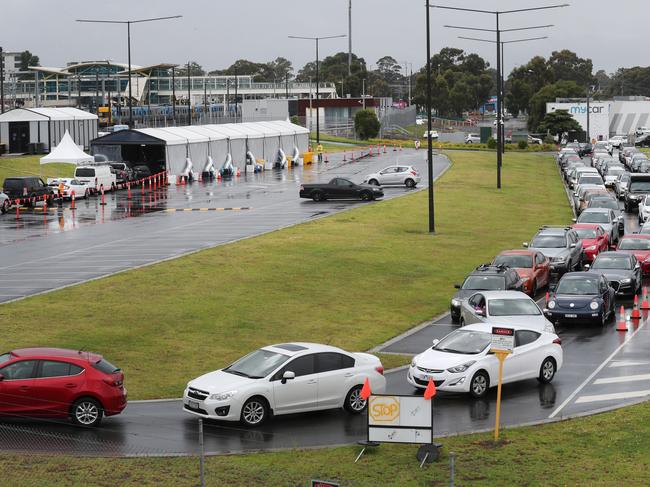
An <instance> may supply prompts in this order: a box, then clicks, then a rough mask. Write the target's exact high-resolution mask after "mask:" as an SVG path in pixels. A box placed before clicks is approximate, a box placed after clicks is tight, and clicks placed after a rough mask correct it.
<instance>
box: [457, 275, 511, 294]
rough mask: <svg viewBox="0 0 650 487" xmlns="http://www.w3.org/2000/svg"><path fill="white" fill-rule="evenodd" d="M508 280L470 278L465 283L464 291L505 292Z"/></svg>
mask: <svg viewBox="0 0 650 487" xmlns="http://www.w3.org/2000/svg"><path fill="white" fill-rule="evenodd" d="M505 288H506V280H505V278H503V277H501V276H469V277H468V278H467V279H465V282H464V283H463V289H474V290H476V291H490V290H491V291H503V290H504V289H505Z"/></svg>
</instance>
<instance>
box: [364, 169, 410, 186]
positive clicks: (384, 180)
mask: <svg viewBox="0 0 650 487" xmlns="http://www.w3.org/2000/svg"><path fill="white" fill-rule="evenodd" d="M363 182H364V183H368V184H372V185H375V186H406V187H407V188H415V186H416V185H417V184H418V183H419V182H420V173H419V172H418V170H417V169H416V168H414V167H413V166H402V165H397V166H388V167H385V168H384V169H382V170H381V171H379V172H377V173H373V174H368V175H367V176H366V178H365V179H364V180H363Z"/></svg>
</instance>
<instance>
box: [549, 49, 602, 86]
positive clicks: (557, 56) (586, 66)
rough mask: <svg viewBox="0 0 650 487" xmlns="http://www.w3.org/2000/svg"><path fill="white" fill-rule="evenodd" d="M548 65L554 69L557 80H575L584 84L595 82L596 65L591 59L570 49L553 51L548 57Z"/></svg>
mask: <svg viewBox="0 0 650 487" xmlns="http://www.w3.org/2000/svg"><path fill="white" fill-rule="evenodd" d="M548 66H549V68H550V69H551V70H552V71H553V76H554V78H555V80H556V81H561V80H565V81H575V82H576V83H577V84H579V85H582V86H587V85H590V84H593V82H594V77H593V75H592V71H593V68H594V66H593V63H592V62H591V59H583V58H580V57H578V56H577V55H576V53H575V52H572V51H569V50H568V49H563V50H561V51H553V52H552V53H551V57H550V58H549V59H548Z"/></svg>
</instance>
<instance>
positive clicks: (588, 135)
mask: <svg viewBox="0 0 650 487" xmlns="http://www.w3.org/2000/svg"><path fill="white" fill-rule="evenodd" d="M590 91H591V90H590V88H589V85H587V140H586V141H585V142H587V143H590V142H591V135H590V133H589V118H590V117H589V95H590V94H591V93H590Z"/></svg>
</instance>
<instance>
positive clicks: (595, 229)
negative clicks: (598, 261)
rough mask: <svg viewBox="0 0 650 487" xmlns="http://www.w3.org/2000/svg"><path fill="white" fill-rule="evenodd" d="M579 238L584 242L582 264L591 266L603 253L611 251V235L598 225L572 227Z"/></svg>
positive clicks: (577, 224) (582, 224) (586, 224)
mask: <svg viewBox="0 0 650 487" xmlns="http://www.w3.org/2000/svg"><path fill="white" fill-rule="evenodd" d="M571 228H573V229H574V230H575V231H576V233H577V234H578V238H580V239H581V240H582V263H583V264H590V263H592V262H593V261H594V259H595V258H596V256H597V255H598V254H599V253H601V252H606V251H607V250H609V234H607V233H605V230H603V227H601V226H600V225H598V224H596V223H576V224H575V225H572V226H571Z"/></svg>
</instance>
